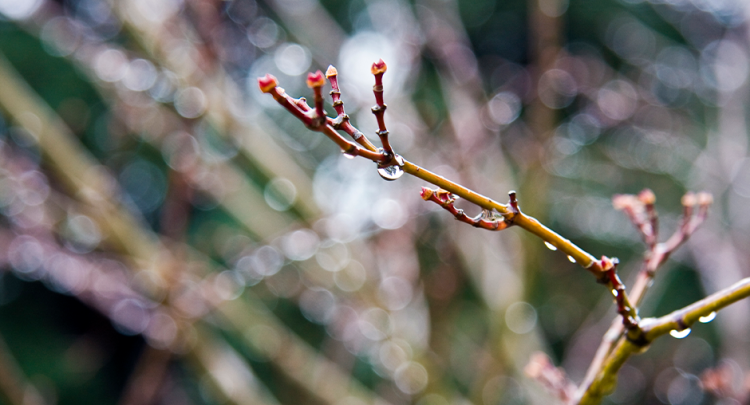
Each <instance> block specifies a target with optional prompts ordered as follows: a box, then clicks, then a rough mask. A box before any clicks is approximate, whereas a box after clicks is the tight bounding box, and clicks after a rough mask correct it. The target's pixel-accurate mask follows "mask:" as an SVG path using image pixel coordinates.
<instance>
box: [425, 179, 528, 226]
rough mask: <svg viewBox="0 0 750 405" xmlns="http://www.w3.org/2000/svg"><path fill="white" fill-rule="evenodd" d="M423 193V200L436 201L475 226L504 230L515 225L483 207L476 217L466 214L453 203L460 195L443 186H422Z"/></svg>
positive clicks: (457, 216) (462, 220) (458, 218)
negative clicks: (434, 187) (433, 188)
mask: <svg viewBox="0 0 750 405" xmlns="http://www.w3.org/2000/svg"><path fill="white" fill-rule="evenodd" d="M421 195H422V199H423V200H425V201H432V202H434V203H435V204H437V205H439V206H441V207H443V208H444V209H445V210H446V211H448V212H450V213H451V214H452V215H453V216H454V217H456V219H457V220H459V221H461V222H464V223H467V224H469V225H471V226H473V227H475V228H481V229H486V230H488V231H502V230H503V229H506V228H508V227H509V226H511V225H513V221H512V220H510V219H507V218H505V217H503V216H500V215H498V214H496V213H494V212H492V211H490V210H488V209H483V210H482V212H481V213H480V214H479V215H477V216H476V217H470V216H468V215H466V213H465V212H464V210H462V209H459V208H456V207H455V206H454V205H453V203H455V202H456V200H458V199H459V197H458V196H457V195H455V194H452V193H451V192H449V191H446V190H443V189H441V188H438V189H436V190H432V189H429V188H427V187H422V193H421ZM514 195H515V194H514Z"/></svg>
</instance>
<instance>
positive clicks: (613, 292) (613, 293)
mask: <svg viewBox="0 0 750 405" xmlns="http://www.w3.org/2000/svg"><path fill="white" fill-rule="evenodd" d="M612 295H614V296H615V297H617V290H615V289H612Z"/></svg>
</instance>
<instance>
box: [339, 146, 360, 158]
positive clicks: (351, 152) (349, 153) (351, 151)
mask: <svg viewBox="0 0 750 405" xmlns="http://www.w3.org/2000/svg"><path fill="white" fill-rule="evenodd" d="M341 153H343V154H344V157H345V158H347V159H354V158H355V157H356V156H357V148H351V149H349V150H342V151H341Z"/></svg>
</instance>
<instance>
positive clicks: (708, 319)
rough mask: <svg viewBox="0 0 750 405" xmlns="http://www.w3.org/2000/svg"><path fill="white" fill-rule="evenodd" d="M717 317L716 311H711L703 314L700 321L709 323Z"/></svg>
mask: <svg viewBox="0 0 750 405" xmlns="http://www.w3.org/2000/svg"><path fill="white" fill-rule="evenodd" d="M715 318H716V311H714V312H711V313H710V314H708V315H706V316H702V317H700V318H698V321H699V322H700V323H709V322H711V321H713V320H714V319H715Z"/></svg>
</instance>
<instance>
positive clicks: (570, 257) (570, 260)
mask: <svg viewBox="0 0 750 405" xmlns="http://www.w3.org/2000/svg"><path fill="white" fill-rule="evenodd" d="M568 261H569V262H571V263H575V262H576V259H574V258H573V256H568Z"/></svg>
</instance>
